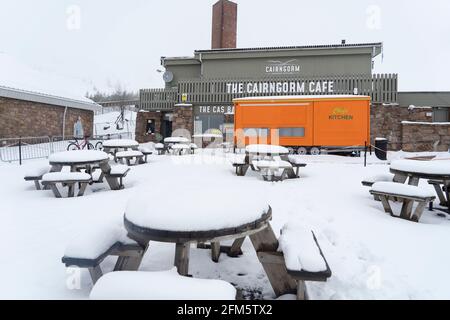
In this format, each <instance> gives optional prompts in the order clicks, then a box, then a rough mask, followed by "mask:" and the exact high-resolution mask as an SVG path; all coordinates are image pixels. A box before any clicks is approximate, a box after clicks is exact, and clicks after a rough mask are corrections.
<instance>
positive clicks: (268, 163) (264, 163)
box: [252, 160, 292, 169]
mask: <svg viewBox="0 0 450 320" xmlns="http://www.w3.org/2000/svg"><path fill="white" fill-rule="evenodd" d="M252 164H253V165H254V166H255V167H258V168H268V169H280V168H282V169H283V168H292V165H291V164H290V163H289V162H287V161H280V160H257V161H252Z"/></svg>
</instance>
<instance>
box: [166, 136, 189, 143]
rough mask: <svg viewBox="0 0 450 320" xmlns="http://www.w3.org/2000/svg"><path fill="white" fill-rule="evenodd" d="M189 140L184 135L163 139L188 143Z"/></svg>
mask: <svg viewBox="0 0 450 320" xmlns="http://www.w3.org/2000/svg"><path fill="white" fill-rule="evenodd" d="M190 142H191V141H190V140H189V139H188V138H185V137H169V138H165V139H164V143H166V144H169V143H174V144H175V143H190Z"/></svg>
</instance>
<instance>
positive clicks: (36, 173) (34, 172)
mask: <svg viewBox="0 0 450 320" xmlns="http://www.w3.org/2000/svg"><path fill="white" fill-rule="evenodd" d="M50 169H51V168H50V166H48V165H46V166H41V167H36V168H33V169H31V170H30V171H29V172H27V173H26V174H25V177H24V180H25V181H33V182H34V186H35V187H36V190H41V184H40V181H41V180H42V176H43V175H44V174H46V173H48V172H49V171H50Z"/></svg>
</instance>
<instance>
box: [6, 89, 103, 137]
mask: <svg viewBox="0 0 450 320" xmlns="http://www.w3.org/2000/svg"><path fill="white" fill-rule="evenodd" d="M64 109H65V108H64V107H61V106H53V105H47V104H42V103H37V102H31V101H23V100H16V99H10V98H4V97H0V138H17V137H41V136H51V137H59V136H62V134H63V133H62V131H63V117H64ZM78 117H81V121H82V123H83V128H84V133H85V134H86V135H92V133H93V123H94V113H93V111H89V110H81V109H72V108H68V109H67V113H66V127H65V135H66V136H72V135H73V125H74V124H75V122H76V120H77V119H78Z"/></svg>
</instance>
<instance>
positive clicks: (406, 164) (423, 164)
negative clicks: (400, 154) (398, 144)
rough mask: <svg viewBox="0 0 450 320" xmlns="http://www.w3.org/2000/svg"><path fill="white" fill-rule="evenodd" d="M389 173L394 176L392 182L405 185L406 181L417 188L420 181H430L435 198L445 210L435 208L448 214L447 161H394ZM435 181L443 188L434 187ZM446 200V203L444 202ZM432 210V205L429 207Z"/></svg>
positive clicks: (449, 181) (449, 178)
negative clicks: (439, 182)
mask: <svg viewBox="0 0 450 320" xmlns="http://www.w3.org/2000/svg"><path fill="white" fill-rule="evenodd" d="M390 171H391V173H393V174H395V178H394V181H398V182H402V183H405V182H406V181H408V184H409V185H412V186H418V185H419V181H420V179H426V180H428V181H432V182H434V183H431V185H433V186H434V188H435V191H436V193H437V196H438V197H439V200H440V202H441V205H442V204H443V203H444V206H445V207H446V208H437V209H438V210H440V211H443V212H445V213H447V214H450V196H449V191H450V190H449V188H447V186H448V185H450V161H449V160H430V161H418V160H398V161H394V162H393V163H392V164H391V167H390ZM436 181H442V186H443V188H442V189H441V188H440V187H436V183H435V182H436ZM445 200H446V201H445ZM430 207H431V208H432V205H431V206H430Z"/></svg>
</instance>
